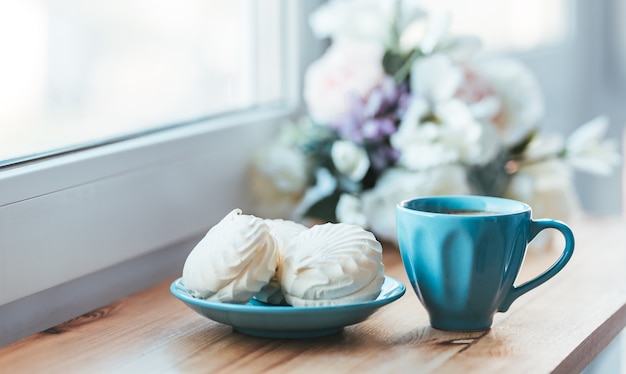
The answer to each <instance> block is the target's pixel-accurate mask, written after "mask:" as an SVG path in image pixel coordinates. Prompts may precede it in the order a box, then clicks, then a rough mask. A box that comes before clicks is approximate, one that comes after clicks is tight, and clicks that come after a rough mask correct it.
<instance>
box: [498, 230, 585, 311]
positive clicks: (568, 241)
mask: <svg viewBox="0 0 626 374" xmlns="http://www.w3.org/2000/svg"><path fill="white" fill-rule="evenodd" d="M548 228H552V229H556V230H558V231H560V232H561V234H563V236H564V237H565V249H563V253H562V254H561V257H559V259H558V260H557V261H556V262H555V263H554V264H553V265H552V266H550V268H549V269H548V270H546V271H544V272H543V273H542V274H541V275H539V276H537V277H536V278H534V279H531V280H529V281H528V282H526V283H524V284H522V285H520V286H519V287H515V286H511V290H510V291H509V292H508V294H507V295H506V297H505V298H504V300H503V301H502V303H500V306H499V307H498V311H499V312H506V311H507V310H508V309H509V307H510V306H511V304H512V303H513V301H515V300H516V299H517V298H518V297H520V296H522V295H523V294H525V293H526V292H528V291H530V290H532V289H533V288H535V287H537V286H540V285H541V284H543V283H544V282H545V281H547V280H548V279H550V278H552V277H553V276H555V275H556V273H558V272H559V271H561V269H563V267H564V266H565V264H567V262H568V261H569V260H570V258H571V257H572V254H573V253H574V234H573V233H572V230H571V229H570V228H569V227H568V226H567V225H566V224H564V223H563V222H559V221H555V220H552V219H537V220H531V221H530V238H529V240H528V241H529V242H530V241H531V240H533V239H534V238H535V236H537V234H539V232H540V231H542V230H544V229H548Z"/></svg>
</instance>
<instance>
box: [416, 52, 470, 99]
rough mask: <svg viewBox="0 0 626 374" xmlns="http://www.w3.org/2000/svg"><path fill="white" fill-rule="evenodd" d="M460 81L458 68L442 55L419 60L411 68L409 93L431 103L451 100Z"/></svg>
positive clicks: (460, 71) (460, 75)
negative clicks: (422, 97)
mask: <svg viewBox="0 0 626 374" xmlns="http://www.w3.org/2000/svg"><path fill="white" fill-rule="evenodd" d="M462 80H463V71H462V70H461V68H460V66H459V65H458V64H456V63H454V62H453V61H452V60H451V59H450V58H449V57H448V56H446V55H443V54H435V55H432V56H427V57H423V58H419V59H417V60H416V61H415V63H414V64H413V66H412V67H411V91H412V92H414V93H416V94H418V95H421V96H424V97H425V98H426V99H427V101H429V102H431V103H436V102H440V101H445V100H448V99H450V98H452V96H453V95H454V93H455V92H456V91H457V89H458V88H459V85H460V84H461V82H462Z"/></svg>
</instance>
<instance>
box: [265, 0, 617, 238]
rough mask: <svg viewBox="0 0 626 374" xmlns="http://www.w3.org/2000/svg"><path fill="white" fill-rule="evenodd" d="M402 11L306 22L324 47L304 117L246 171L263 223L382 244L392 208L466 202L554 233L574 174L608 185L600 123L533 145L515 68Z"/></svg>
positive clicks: (330, 12) (527, 87) (534, 95)
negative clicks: (430, 200)
mask: <svg viewBox="0 0 626 374" xmlns="http://www.w3.org/2000/svg"><path fill="white" fill-rule="evenodd" d="M449 23H450V17H449V15H442V16H439V17H434V18H433V17H429V16H428V14H427V13H426V12H425V11H424V10H422V9H420V8H419V7H417V6H415V5H413V4H412V3H411V2H407V1H377V0H331V1H329V2H328V3H326V4H325V5H323V6H321V7H320V8H318V9H317V10H316V11H315V12H314V13H313V14H312V15H311V18H310V24H311V27H312V29H313V31H314V33H315V34H316V35H317V36H318V37H320V38H329V39H330V42H331V45H330V47H329V48H328V49H327V51H326V52H325V53H324V55H323V56H321V57H320V58H319V59H318V60H317V61H315V62H313V63H312V64H311V65H310V67H309V68H308V70H307V71H306V75H305V79H304V100H305V102H306V104H307V109H308V115H307V116H305V117H303V118H301V119H299V120H297V121H295V122H293V123H289V124H285V125H284V126H283V127H282V128H281V133H280V134H279V136H278V137H277V140H276V141H275V142H274V143H272V144H270V145H268V146H267V147H265V148H264V149H263V150H262V151H261V152H260V153H259V154H258V155H257V157H256V158H255V161H254V167H253V170H254V176H255V178H254V179H253V186H254V192H255V196H254V198H255V200H256V201H257V202H259V204H260V209H262V210H263V213H262V214H264V215H265V216H286V215H289V216H291V218H294V217H293V216H295V217H296V218H302V219H304V218H311V219H314V220H321V221H328V222H346V223H353V224H358V225H361V226H363V227H365V228H368V229H370V230H371V231H373V232H374V233H375V234H376V235H377V236H378V237H380V238H381V239H386V240H394V239H395V205H396V203H397V202H399V201H401V200H403V199H407V198H412V197H418V196H424V195H441V194H479V195H490V196H501V197H508V198H512V199H516V200H521V201H524V202H526V203H528V204H529V205H531V206H532V208H533V211H534V215H535V216H550V217H551V218H557V219H565V218H567V217H568V216H570V215H571V214H572V213H573V212H575V211H576V209H577V198H576V194H575V191H574V187H573V181H572V173H573V169H580V170H584V171H588V172H592V173H597V174H610V173H611V171H612V170H613V168H614V167H615V165H616V164H617V163H619V160H620V157H619V155H618V154H617V143H616V142H615V141H614V140H604V139H603V137H604V134H605V132H606V129H607V126H608V121H607V119H606V118H605V117H599V118H596V119H594V120H592V121H590V122H589V123H587V124H584V125H583V126H581V127H580V128H579V129H578V130H576V131H575V132H574V133H572V134H571V135H570V136H569V137H568V138H567V139H565V138H564V137H563V136H561V135H559V134H547V135H546V134H543V133H541V132H540V131H539V122H540V120H541V119H542V116H543V114H544V101H543V97H542V93H541V90H540V87H539V85H538V83H537V81H536V80H535V78H534V76H533V75H532V74H531V73H530V72H529V70H527V69H526V68H525V67H524V66H523V65H522V64H521V63H520V62H518V61H516V60H512V59H508V58H497V59H494V58H492V59H484V58H481V57H480V56H479V55H478V53H477V52H478V50H479V49H480V40H478V39H477V38H474V37H470V36H452V35H450V34H449V33H448V26H449Z"/></svg>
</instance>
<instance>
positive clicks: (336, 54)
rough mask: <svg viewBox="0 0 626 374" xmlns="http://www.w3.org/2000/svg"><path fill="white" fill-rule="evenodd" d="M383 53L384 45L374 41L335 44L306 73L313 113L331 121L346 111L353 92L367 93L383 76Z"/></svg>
mask: <svg viewBox="0 0 626 374" xmlns="http://www.w3.org/2000/svg"><path fill="white" fill-rule="evenodd" d="M382 57H383V50H382V48H380V47H379V46H377V45H375V44H367V43H336V44H333V45H332V46H331V47H330V48H329V49H328V50H327V51H326V53H325V54H324V55H323V56H322V57H321V58H320V59H318V60H317V61H315V62H313V64H311V66H310V67H309V68H308V70H307V71H306V74H305V76H304V100H305V102H306V104H307V106H308V109H309V114H310V115H311V117H313V119H314V120H315V121H317V122H319V123H329V122H332V121H333V120H336V119H337V118H339V117H341V116H343V115H345V114H346V113H347V112H348V110H349V106H348V103H349V98H350V95H358V96H360V97H365V96H366V95H367V94H368V93H369V92H370V91H371V90H372V88H374V87H375V86H376V85H377V84H379V83H380V82H381V80H382V79H383V77H384V74H385V73H384V70H383V66H382Z"/></svg>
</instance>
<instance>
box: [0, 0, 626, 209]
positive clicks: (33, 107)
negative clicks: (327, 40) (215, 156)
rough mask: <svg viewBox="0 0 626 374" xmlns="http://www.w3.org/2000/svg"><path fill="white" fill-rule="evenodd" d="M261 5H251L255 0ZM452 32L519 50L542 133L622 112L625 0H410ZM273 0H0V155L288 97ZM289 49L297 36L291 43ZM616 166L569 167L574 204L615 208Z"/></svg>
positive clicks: (614, 123) (35, 151) (618, 193)
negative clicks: (446, 19) (447, 19)
mask: <svg viewBox="0 0 626 374" xmlns="http://www.w3.org/2000/svg"><path fill="white" fill-rule="evenodd" d="M261 3H262V4H261ZM422 4H424V6H425V7H426V8H428V9H429V10H431V11H433V12H441V11H444V10H446V9H449V10H451V11H452V13H453V22H452V32H454V33H466V34H474V35H477V36H479V37H481V38H482V40H483V41H484V49H485V52H486V53H489V54H507V55H512V56H514V57H517V58H519V59H521V60H522V61H523V62H525V63H526V64H527V65H528V66H529V67H530V68H531V70H532V71H533V72H534V73H535V74H536V76H537V79H538V81H539V83H540V84H541V86H542V88H543V90H544V93H545V97H546V116H545V123H543V124H542V126H543V128H544V129H545V130H546V131H558V132H561V133H564V134H566V135H567V134H569V133H571V132H572V131H573V129H574V128H576V127H577V126H579V125H581V124H583V123H585V122H587V121H589V120H591V119H592V118H594V117H596V116H598V115H601V114H605V115H607V116H608V117H609V119H610V121H611V127H610V130H609V134H608V136H609V137H613V138H618V139H621V138H622V133H623V129H624V124H625V123H626V108H625V106H624V103H625V102H626V100H625V99H626V88H625V87H626V25H624V23H623V19H624V17H626V2H624V1H622V0H604V1H595V2H590V1H582V0H474V1H471V2H468V1H463V0H436V1H435V0H423V1H422ZM281 9H282V8H281V6H280V1H278V0H264V1H263V2H257V1H253V0H234V1H203V0H181V1H176V2H173V1H167V0H152V1H147V0H133V1H123V0H110V1H106V2H104V1H99V2H86V1H81V0H22V1H18V0H0V51H1V52H0V53H1V54H2V58H0V165H9V164H12V163H15V162H17V161H23V160H28V159H32V158H36V157H40V156H44V155H49V154H54V153H56V152H61V151H67V150H73V149H80V148H81V147H86V146H93V145H97V144H102V143H106V142H112V141H116V140H120V139H123V138H124V137H127V136H131V135H132V136H136V135H137V134H142V133H146V132H151V131H155V130H158V129H162V128H167V127H171V126H179V125H183V124H185V123H188V122H193V121H195V120H197V119H200V118H210V117H212V116H219V115H223V114H225V113H231V112H236V111H245V110H249V109H252V108H258V107H266V106H277V105H281V103H284V102H285V100H287V99H288V97H287V95H288V94H289V93H288V92H287V90H286V88H285V87H286V82H285V79H286V75H285V70H286V69H285V66H282V64H283V63H284V61H285V59H284V58H283V54H284V53H285V45H284V38H283V35H282V34H283V32H284V30H282V29H281V27H282V26H281V25H282V23H281V22H277V20H279V19H280V18H281V17H284V16H285V14H284V13H282V10H281ZM300 47H301V48H302V47H303V46H300ZM621 174H622V173H616V174H615V175H613V176H610V177H596V176H587V175H577V177H576V178H577V189H578V191H579V195H580V197H581V200H582V205H583V208H585V209H586V210H588V211H590V212H594V213H619V212H620V211H621V210H622V206H623V203H622V175H621Z"/></svg>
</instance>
